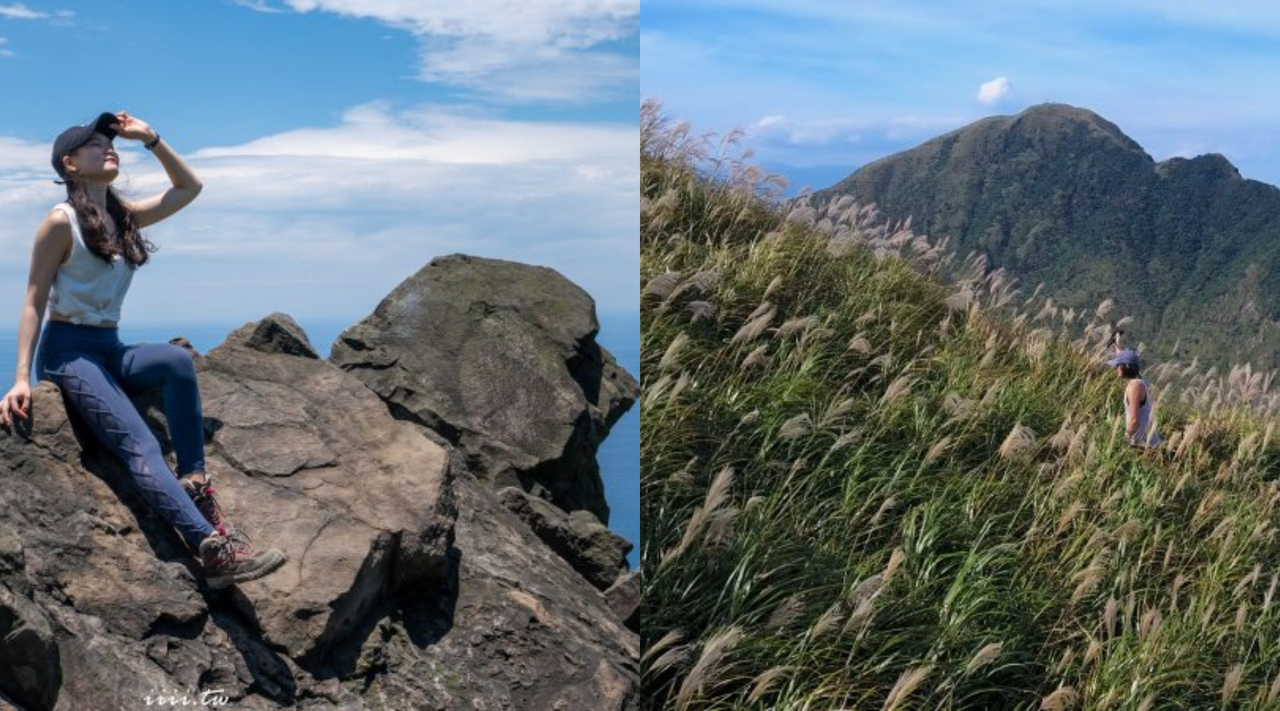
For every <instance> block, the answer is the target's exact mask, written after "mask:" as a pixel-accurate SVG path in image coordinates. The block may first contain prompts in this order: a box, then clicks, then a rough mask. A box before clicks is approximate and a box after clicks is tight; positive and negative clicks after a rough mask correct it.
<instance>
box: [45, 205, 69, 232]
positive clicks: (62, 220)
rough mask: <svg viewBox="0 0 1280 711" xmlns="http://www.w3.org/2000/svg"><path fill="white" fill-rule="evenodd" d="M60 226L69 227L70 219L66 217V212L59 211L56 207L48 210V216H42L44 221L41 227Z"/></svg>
mask: <svg viewBox="0 0 1280 711" xmlns="http://www.w3.org/2000/svg"><path fill="white" fill-rule="evenodd" d="M60 225H62V226H66V227H71V218H70V217H67V211H66V210H59V209H58V208H56V207H54V208H50V209H49V212H48V214H46V215H45V216H44V221H43V222H41V223H40V226H41V227H45V226H48V227H57V226H60Z"/></svg>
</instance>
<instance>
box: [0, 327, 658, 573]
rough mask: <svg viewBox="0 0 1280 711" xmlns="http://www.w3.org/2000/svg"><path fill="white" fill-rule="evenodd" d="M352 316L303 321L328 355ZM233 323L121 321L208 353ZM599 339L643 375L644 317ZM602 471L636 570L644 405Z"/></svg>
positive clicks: (2, 365) (609, 447)
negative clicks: (138, 323) (632, 547)
mask: <svg viewBox="0 0 1280 711" xmlns="http://www.w3.org/2000/svg"><path fill="white" fill-rule="evenodd" d="M356 320H358V319H353V320H350V321H306V320H303V319H299V323H300V324H301V326H302V327H303V329H304V330H305V331H306V332H307V336H308V337H309V338H310V339H311V343H312V344H313V345H314V346H315V347H316V350H318V351H319V352H320V356H321V357H328V355H329V347H330V346H331V345H332V344H333V342H334V340H335V339H337V337H338V334H340V333H342V331H343V330H345V329H346V328H347V327H348V326H350V325H351V324H353V323H355V321H356ZM243 325H244V324H243V323H234V324H203V325H191V324H187V325H143V326H131V325H129V324H128V323H125V324H122V325H121V326H120V339H121V340H122V341H124V342H125V343H148V342H151V343H155V342H160V343H163V342H165V341H168V340H169V339H170V338H173V337H174V336H185V337H186V338H187V340H189V341H191V344H192V345H193V346H195V348H196V350H197V351H200V352H201V353H204V352H206V351H208V350H209V349H211V348H213V347H214V346H217V345H218V344H220V343H222V341H223V340H224V339H225V338H226V337H227V334H228V333H230V332H231V331H233V330H235V329H237V328H239V327H240V326H243ZM597 341H598V342H599V343H600V344H601V345H602V346H604V347H605V348H606V349H608V350H609V351H610V352H612V353H613V355H614V357H616V358H617V359H618V362H619V363H620V364H622V367H624V368H626V369H627V370H628V371H630V372H631V374H632V375H634V376H636V378H637V379H638V378H639V377H640V319H639V317H638V316H637V315H635V314H623V315H621V316H610V315H607V314H602V315H601V316H600V335H599V336H598V337H597ZM17 342H18V336H17V332H16V331H15V330H13V328H12V327H8V328H4V329H0V388H2V389H0V394H3V392H7V391H8V389H9V387H10V385H11V384H12V382H13V380H12V379H13V372H14V369H15V368H17V359H18V356H17ZM599 461H600V472H601V475H602V476H603V477H604V486H605V496H606V498H607V499H608V501H609V508H610V519H609V526H610V528H612V529H613V530H614V531H617V532H618V534H619V535H621V536H622V537H623V538H625V539H627V540H628V541H631V543H632V544H634V545H635V546H636V550H633V551H632V552H631V555H630V556H628V558H629V560H630V562H631V567H632V569H634V568H635V566H636V565H637V564H638V561H639V550H638V549H639V541H640V407H639V405H636V406H634V407H632V409H631V411H630V412H628V413H627V414H626V415H624V416H623V418H622V419H621V420H619V421H618V424H617V425H615V426H614V428H613V431H612V432H611V433H610V435H609V437H608V439H606V440H605V441H604V444H602V445H601V447H600V453H599Z"/></svg>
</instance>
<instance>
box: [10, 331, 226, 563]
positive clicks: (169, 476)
mask: <svg viewBox="0 0 1280 711" xmlns="http://www.w3.org/2000/svg"><path fill="white" fill-rule="evenodd" d="M36 372H37V373H38V374H39V376H40V379H42V380H50V381H52V382H53V383H54V384H55V385H57V386H58V387H59V388H60V389H61V390H62V394H63V398H64V399H65V400H66V402H67V404H68V406H69V407H71V408H72V409H74V410H75V412H76V414H78V415H79V416H80V419H81V420H83V421H84V422H85V424H87V425H88V426H89V429H90V430H92V431H93V434H94V436H96V437H97V438H98V440H99V441H101V442H102V444H104V445H105V446H106V447H107V448H108V449H110V450H111V452H112V453H113V454H115V455H116V456H117V457H119V458H120V459H121V461H123V462H124V463H125V466H126V467H128V469H129V473H130V474H132V475H133V480H134V481H135V482H136V483H137V485H138V489H139V491H141V492H142V497H143V499H145V500H146V502H147V504H149V505H150V506H151V508H153V509H155V511H156V512H157V513H159V514H160V516H161V517H163V518H164V520H165V521H167V522H169V524H170V525H172V526H173V527H174V528H176V529H178V532H179V533H181V534H182V537H183V539H184V540H186V542H187V545H188V546H191V548H192V550H199V549H200V542H201V541H203V540H204V539H205V538H207V537H208V536H209V535H210V534H212V533H213V527H212V526H210V525H209V522H208V521H206V520H205V518H204V516H202V515H201V514H200V510H199V509H197V508H196V506H195V504H194V503H193V502H192V501H191V498H190V497H189V496H187V494H186V492H185V491H184V490H183V488H182V485H181V484H179V483H178V478H177V476H176V475H175V474H174V472H173V471H172V470H170V469H169V465H168V464H167V463H166V462H165V460H164V454H163V453H162V451H161V449H160V442H159V441H157V440H156V437H155V435H154V434H152V432H151V429H150V428H149V427H147V423H146V421H145V420H143V419H142V415H141V414H139V413H138V409H137V408H136V407H135V406H134V404H133V402H131V401H130V400H129V396H128V393H130V392H135V393H136V392H138V391H141V390H146V389H149V388H153V387H156V386H163V388H164V390H163V392H164V411H165V418H166V419H167V420H168V424H169V436H170V437H171V438H172V440H173V448H174V452H175V453H176V454H177V457H178V471H179V472H182V473H184V474H185V473H188V472H194V471H204V424H203V415H202V413H201V409H200V391H199V389H198V388H197V387H196V370H195V365H194V364H193V363H192V361H191V354H190V353H188V352H187V351H186V350H185V349H183V348H180V347H178V346H174V345H170V344H167V343H165V344H157V343H147V344H140V345H135V346H126V345H124V344H123V343H121V342H120V336H119V334H118V332H117V331H116V329H114V328H97V327H95V326H77V325H75V324H70V323H61V322H56V321H50V322H48V323H46V324H45V327H44V333H43V335H41V337H40V352H39V355H37V357H36Z"/></svg>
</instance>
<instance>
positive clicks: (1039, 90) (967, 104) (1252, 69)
mask: <svg viewBox="0 0 1280 711" xmlns="http://www.w3.org/2000/svg"><path fill="white" fill-rule="evenodd" d="M641 59H642V64H643V72H642V74H641V81H640V86H641V94H642V96H643V97H645V98H651V99H657V100H659V101H661V102H662V103H663V105H664V106H665V108H666V112H667V114H668V115H670V116H671V117H674V118H677V119H682V120H688V121H690V122H691V124H692V125H693V127H694V128H695V130H698V131H700V132H705V131H710V132H716V133H721V134H723V133H725V132H727V131H729V130H732V129H743V130H744V131H745V132H746V136H745V138H744V141H743V142H744V144H745V145H746V146H747V147H750V148H751V149H752V150H753V151H754V152H755V160H756V161H757V162H759V163H760V164H762V165H763V166H764V167H765V168H768V169H770V170H772V171H774V172H778V173H781V174H783V175H787V176H788V177H791V178H792V181H793V183H804V182H807V183H808V184H810V185H811V186H812V187H815V188H819V187H826V186H827V185H830V184H831V183H833V182H835V181H836V180H838V179H839V178H841V177H843V176H844V175H847V174H848V173H850V172H852V170H853V169H854V168H856V167H858V166H860V165H863V164H865V163H867V162H870V161H872V160H875V159H877V158H880V157H883V156H885V155H889V154H891V153H894V152H897V151H901V150H905V149H907V148H910V147H912V146H915V145H918V144H919V143H921V142H923V141H925V140H927V139H929V138H931V137H933V136H936V135H939V134H941V133H945V132H947V131H950V130H953V129H956V128H959V127H961V126H964V125H966V124H968V123H970V122H972V121H974V120H977V119H979V118H982V117H984V116H990V115H1003V114H1015V113H1018V112H1019V111H1021V110H1022V109H1024V108H1026V107H1028V106H1031V105H1033V104H1038V103H1043V102H1049V101H1054V102H1063V103H1068V104H1073V105H1076V106H1081V107H1084V108H1087V109H1090V110H1093V111H1095V112H1097V113H1099V114H1101V115H1102V116H1103V117H1105V118H1107V119H1109V120H1111V121H1112V122H1114V123H1116V124H1117V125H1118V126H1119V127H1120V128H1121V130H1123V131H1124V132H1125V133H1127V134H1128V135H1129V136H1130V137H1132V138H1133V139H1134V140H1136V141H1137V142H1138V143H1139V144H1141V145H1142V146H1143V148H1145V149H1146V150H1147V152H1148V153H1149V154H1151V156H1152V157H1153V158H1155V159H1156V160H1163V159H1166V158H1170V157H1173V156H1183V157H1188V156H1194V155H1199V154H1202V153H1208V152H1217V153H1222V154H1223V155H1225V156H1227V158H1228V159H1230V160H1231V162H1232V163H1234V164H1235V166H1236V167H1237V168H1239V169H1240V172H1241V173H1242V174H1243V175H1244V177H1246V178H1253V179H1257V180H1262V181H1264V182H1268V183H1271V184H1280V95H1277V94H1276V93H1275V92H1274V91H1273V87H1274V84H1275V81H1274V77H1275V72H1276V67H1277V66H1278V65H1277V60H1278V59H1280V4H1277V3H1274V2H1261V1H1258V0H1241V1H1239V2H1231V3H1206V2H1195V1H1191V0H1158V1H1157V0H1123V1H1117V0H1111V1H1108V2H1103V1H1101V0H1077V1H1076V2H1070V3H1061V2H1049V1H1048V0H1024V1H1023V2H1018V3H1005V2H995V1H994V0H981V1H974V0H967V1H965V2H921V1H906V2H904V1H901V0H899V1H894V0H859V1H858V2H844V3H841V2H825V1H822V0H790V1H788V2H785V3H784V2H780V1H779V2H774V1H768V0H692V1H686V0H681V1H679V2H676V1H675V0H644V31H643V34H642V38H641ZM794 187H799V185H796V186H794Z"/></svg>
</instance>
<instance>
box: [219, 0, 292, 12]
mask: <svg viewBox="0 0 1280 711" xmlns="http://www.w3.org/2000/svg"><path fill="white" fill-rule="evenodd" d="M232 2H234V3H235V4H236V5H239V6H240V7H247V8H249V9H250V10H256V11H257V12H265V13H268V14H273V15H274V14H279V13H282V12H284V9H283V8H279V7H275V6H273V5H271V4H270V3H268V2H267V0H232Z"/></svg>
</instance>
